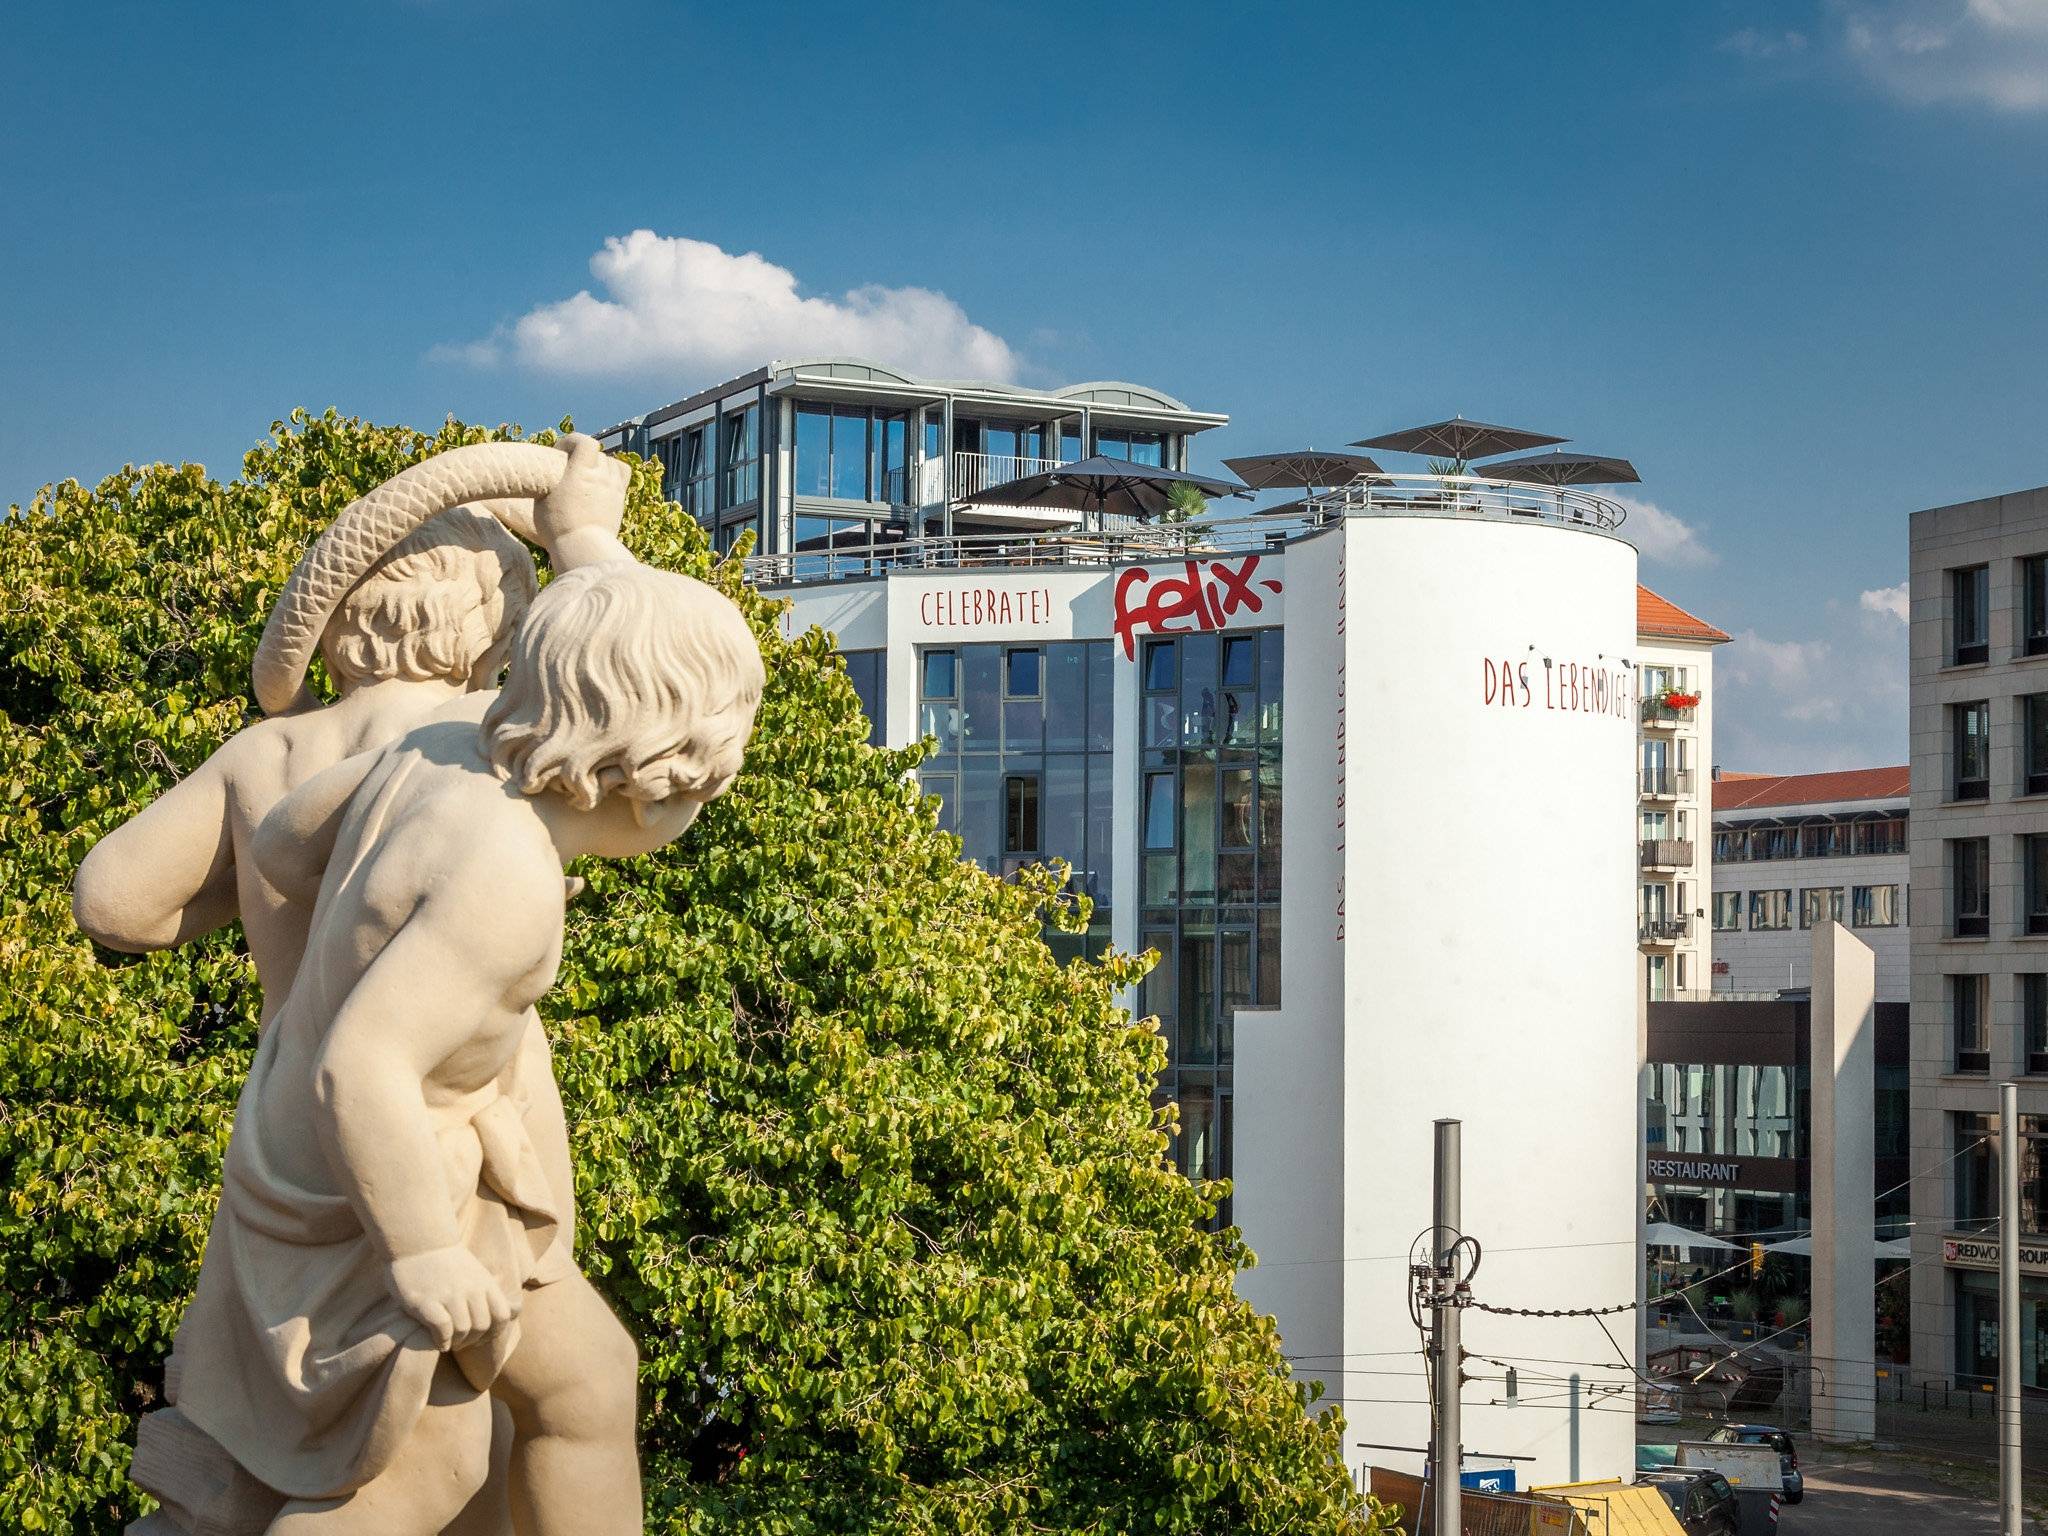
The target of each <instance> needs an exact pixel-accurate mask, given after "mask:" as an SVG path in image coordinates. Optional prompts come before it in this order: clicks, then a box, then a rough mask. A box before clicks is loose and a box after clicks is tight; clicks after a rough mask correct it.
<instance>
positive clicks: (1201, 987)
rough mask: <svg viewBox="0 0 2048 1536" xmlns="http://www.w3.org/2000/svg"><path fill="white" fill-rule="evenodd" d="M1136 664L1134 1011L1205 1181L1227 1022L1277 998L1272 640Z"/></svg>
mask: <svg viewBox="0 0 2048 1536" xmlns="http://www.w3.org/2000/svg"><path fill="white" fill-rule="evenodd" d="M1138 665H1139V667H1140V674H1139V680H1140V684H1141V687H1142V703H1141V705H1140V721H1141V732H1142V734H1141V738H1140V741H1141V748H1142V750H1141V756H1140V773H1141V779H1140V782H1139V793H1140V816H1141V821H1142V828H1143V840H1144V853H1143V858H1144V867H1143V869H1142V871H1141V874H1140V888H1141V892H1142V896H1143V900H1144V904H1145V905H1144V911H1143V913H1142V927H1141V938H1142V941H1143V943H1144V944H1145V946H1146V947H1147V948H1150V949H1156V950H1157V951H1158V952H1159V954H1160V956H1161V957H1162V958H1161V960H1160V963H1159V964H1158V965H1157V966H1156V967H1155V968H1154V969H1153V971H1152V973H1151V975H1150V976H1148V977H1147V978H1146V981H1145V987H1144V994H1143V1000H1142V1004H1141V1006H1142V1007H1143V1008H1144V1010H1145V1011H1146V1012H1148V1013H1155V1014H1157V1015H1158V1016H1159V1021H1160V1029H1161V1031H1162V1033H1163V1034H1164V1035H1165V1037H1166V1042H1167V1056H1168V1064H1167V1072H1166V1074H1165V1076H1164V1077H1163V1078H1162V1080H1161V1082H1160V1085H1159V1091H1160V1095H1161V1098H1162V1099H1172V1100H1177V1101H1178V1102H1179V1104H1180V1106H1181V1119H1182V1125H1183V1131H1182V1135H1181V1139H1180V1142H1179V1143H1178V1144H1177V1147H1176V1157H1177V1158H1178V1160H1179V1162H1180V1166H1181V1167H1182V1169H1183V1170H1184V1171H1186V1172H1187V1173H1188V1174H1189V1175H1190V1177H1200V1178H1215V1177H1220V1176H1221V1175H1222V1173H1223V1172H1224V1170H1225V1169H1226V1168H1227V1167H1228V1161H1229V1131H1228V1113H1229V1101H1230V1092H1231V1081H1232V1079H1231V1068H1232V1061H1233V1057H1234V1042H1233V1027H1234V1015H1235V1013H1236V1010H1237V1009H1239V1008H1241V1007H1245V1006H1248V1005H1259V1006H1266V1007H1271V1006H1275V1005H1277V1004H1278V1003H1279V1001H1280V852H1281V808H1280V728H1281V677H1282V672H1283V667H1284V656H1283V653H1282V649H1281V635H1280V631H1279V630H1278V629H1264V630H1257V631H1251V632H1247V633H1241V634H1226V635H1216V634H1207V635H1184V636H1178V637H1173V638H1165V639H1153V640H1147V641H1146V642H1145V643H1144V648H1143V650H1142V652H1141V653H1140V656H1139V660H1138ZM1191 1106H1192V1107H1193V1114H1194V1116H1195V1119H1194V1120H1193V1121H1192V1122H1191V1120H1190V1113H1191ZM1204 1124H1206V1125H1207V1126H1208V1127H1209V1129H1208V1130H1207V1131H1206V1132H1203V1133H1201V1134H1198V1133H1197V1132H1198V1130H1199V1128H1200V1127H1201V1126H1202V1125H1204Z"/></svg>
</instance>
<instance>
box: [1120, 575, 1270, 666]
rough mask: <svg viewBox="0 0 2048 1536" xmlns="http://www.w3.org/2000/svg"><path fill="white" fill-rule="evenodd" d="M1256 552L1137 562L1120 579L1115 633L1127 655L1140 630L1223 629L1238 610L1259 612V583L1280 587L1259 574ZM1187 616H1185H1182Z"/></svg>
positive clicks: (1184, 631) (1154, 632)
mask: <svg viewBox="0 0 2048 1536" xmlns="http://www.w3.org/2000/svg"><path fill="white" fill-rule="evenodd" d="M1260 558H1261V557H1260V556H1258V555H1246V556H1244V557H1243V558H1242V559H1240V560H1235V561H1232V560H1185V561H1182V562H1181V568H1180V569H1179V570H1178V571H1174V570H1171V569H1169V570H1166V571H1161V572H1156V573H1155V572H1154V571H1153V570H1152V569H1151V568H1150V567H1147V566H1142V565H1134V566H1132V567H1131V568H1130V569H1129V570H1127V571H1125V572H1124V573H1123V574H1122V575H1121V576H1119V577H1117V579H1116V619H1115V629H1116V637H1117V639H1118V640H1120V641H1122V642H1123V648H1124V659H1125V660H1126V661H1130V660H1132V659H1134V658H1135V657H1136V656H1137V654H1138V645H1137V639H1136V637H1137V636H1139V635H1185V634H1197V633H1200V632H1201V631H1203V630H1211V629H1221V628H1223V626H1224V625H1225V623H1227V622H1228V621H1229V620H1230V618H1231V617H1232V616H1233V615H1234V614H1236V613H1237V612H1238V611H1239V610H1243V611H1244V612H1246V613H1258V612H1261V611H1262V610H1263V609H1264V608H1265V606H1266V604H1265V599H1264V598H1263V597H1262V596H1261V595H1260V593H1259V588H1261V587H1263V588H1264V589H1265V590H1266V591H1268V592H1278V591H1279V590H1280V583H1279V582H1277V581H1275V580H1273V578H1272V577H1270V576H1265V577H1258V578H1257V579H1256V580H1254V577H1255V576H1256V573H1257V571H1258V569H1259V560H1260ZM1182 621H1185V622H1182Z"/></svg>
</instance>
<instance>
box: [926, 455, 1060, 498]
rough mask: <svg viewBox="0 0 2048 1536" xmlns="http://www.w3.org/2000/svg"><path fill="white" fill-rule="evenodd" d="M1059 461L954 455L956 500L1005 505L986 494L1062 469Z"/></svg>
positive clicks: (1006, 456)
mask: <svg viewBox="0 0 2048 1536" xmlns="http://www.w3.org/2000/svg"><path fill="white" fill-rule="evenodd" d="M1061 463H1062V461H1061V460H1059V459H1025V458H1019V457H1017V456H1015V455H1014V454H1007V453H956V454H954V455H953V499H954V500H955V501H991V502H993V503H995V504H996V505H997V506H1000V505H1002V497H1000V496H989V495H986V494H985V493H986V492H987V491H988V490H989V489H990V488H991V487H996V486H1002V485H1007V484H1008V483H1009V482H1010V481H1012V480H1022V479H1023V478H1024V477H1025V476H1026V475H1042V474H1044V473H1045V472H1046V471H1047V470H1048V469H1058V468H1059V467H1060V464H1061Z"/></svg>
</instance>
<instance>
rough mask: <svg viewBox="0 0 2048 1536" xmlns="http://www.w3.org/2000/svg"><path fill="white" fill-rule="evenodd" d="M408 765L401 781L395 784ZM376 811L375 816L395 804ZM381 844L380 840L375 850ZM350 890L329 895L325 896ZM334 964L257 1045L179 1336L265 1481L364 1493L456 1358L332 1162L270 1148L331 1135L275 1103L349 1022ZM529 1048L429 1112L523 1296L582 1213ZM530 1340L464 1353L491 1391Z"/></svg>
mask: <svg viewBox="0 0 2048 1536" xmlns="http://www.w3.org/2000/svg"><path fill="white" fill-rule="evenodd" d="M403 777H404V775H403V773H402V772H401V773H399V774H396V775H393V776H391V777H387V778H385V779H384V783H383V785H382V789H383V791H384V792H385V793H387V794H388V793H389V792H390V791H391V790H392V789H394V788H395V787H396V782H397V781H400V780H402V779H403ZM375 793H376V792H375V790H374V789H373V790H372V794H373V796H375ZM379 798H381V797H379ZM366 809H368V811H369V813H370V814H369V816H368V817H367V818H366V819H368V820H369V821H371V822H372V823H374V822H375V821H376V820H377V819H378V818H377V815H376V810H377V807H375V806H374V805H373V806H371V807H368V808H366ZM367 830H368V829H366V831H367ZM373 840H374V838H373V837H372V836H369V835H365V836H364V837H363V838H362V840H361V842H360V843H359V845H358V846H359V849H361V848H367V847H368V845H369V844H370V843H371V842H372V841H373ZM353 874H354V870H353V869H351V870H350V871H349V873H348V874H346V875H344V876H343V877H342V879H343V881H344V882H346V881H347V880H348V879H349V878H351V877H352V876H353ZM329 885H330V887H331V886H332V880H331V879H330V882H329ZM332 894H333V892H332V890H331V888H330V889H327V890H323V892H322V897H321V905H322V907H325V906H326V905H327V901H328V897H329V896H330V895H332ZM317 926H318V922H317V917H316V930H317ZM314 948H315V950H316V951H317V950H318V948H319V945H318V940H317V936H316V941H315V946H314ZM329 969H330V968H329V967H328V966H327V965H325V964H324V963H323V962H322V961H321V960H320V959H319V958H318V957H317V955H316V954H315V953H311V952H309V955H308V958H307V963H306V966H305V968H304V969H302V971H301V972H300V975H299V977H298V980H297V982H296V983H295V985H294V986H293V988H292V992H291V996H290V997H289V998H288V999H287V1001H286V1003H285V1005H284V1008H283V1009H282V1010H281V1011H280V1013H279V1015H278V1017H277V1018H276V1019H275V1020H274V1021H273V1025H272V1027H271V1028H270V1029H268V1030H266V1031H265V1033H264V1035H263V1039H262V1042H261V1043H260V1044H259V1045H258V1047H257V1051H256V1060H255V1064H254V1066H253V1067H252V1068H251V1070H250V1073H249V1079H248V1081H247V1083H246V1084H244V1086H243V1089H242V1095H241V1099H240V1102H239V1103H238V1104H237V1106H236V1111H235V1124H234V1130H233V1133H232V1134H231V1135H230V1137H229V1140H228V1152H227V1160H226V1167H225V1170H224V1178H223V1188H222V1193H221V1202H220V1207H219V1209H218V1211H217V1212H216V1213H215V1216H214V1221H213V1227H212V1230H211V1232H210V1233H209V1235H208V1237H207V1245H206V1256H205V1263H204V1264H203V1265H202V1266H201V1269H200V1274H199V1285H198V1289H197V1291H196V1293H195V1294H194V1296H193V1299H192V1304H191V1306H190V1307H189V1308H188V1309H187V1310H186V1313H185V1316H184V1319H183V1321H182V1322H181V1323H180V1325H179V1328H178V1339H177V1345H176V1352H177V1357H178V1363H179V1383H178V1394H177V1406H178V1408H179V1410H180V1411H182V1412H183V1413H184V1414H185V1416H186V1417H187V1418H189V1419H190V1420H191V1421H192V1422H193V1423H194V1424H196V1425H198V1426H199V1427H200V1428H201V1429H203V1430H204V1431H206V1433H207V1434H209V1435H211V1436H212V1437H213V1438H214V1439H215V1440H216V1441H218V1442H219V1443H220V1444H221V1445H223V1446H228V1447H232V1448H233V1453H234V1456H235V1459H236V1460H237V1461H238V1462H240V1463H241V1465H242V1466H243V1467H244V1468H245V1469H247V1471H249V1472H250V1473H251V1474H252V1475H253V1476H255V1477H256V1478H258V1479H260V1480H261V1481H262V1482H264V1483H267V1484H268V1485H270V1486H271V1487H272V1488H275V1489H277V1490H278V1491H279V1492H281V1493H285V1494H288V1495H291V1496H292V1497H295V1498H303V1499H319V1498H335V1497H339V1496H341V1495H343V1494H346V1493H349V1492H351V1491H353V1490H354V1489H356V1488H359V1487H361V1486H362V1485H363V1484H364V1483H366V1482H368V1481H369V1480H370V1479H371V1478H373V1477H375V1476H376V1475H377V1474H378V1473H379V1472H381V1471H382V1470H383V1469H384V1468H385V1467H386V1466H387V1465H389V1464H390V1462H391V1459H392V1458H393V1456H394V1455H396V1453H397V1451H398V1449H399V1448H400V1446H402V1445H403V1444H404V1442H405V1439H406V1437H407V1436H408V1435H409V1434H410V1433H411V1431H412V1428H413V1426H414V1425H415V1424H416V1423H417V1422H418V1419H419V1416H420V1411H421V1410H422V1409H423V1408H424V1407H425V1406H426V1401H427V1393H428V1390H429V1388H430V1386H431V1385H432V1381H433V1376H434V1370H435V1367H436V1366H437V1364H438V1363H439V1359H440V1351H439V1350H437V1349H436V1348H435V1346H434V1344H433V1342H432V1340H431V1338H430V1337H429V1335H428V1334H427V1331H426V1329H425V1328H424V1327H422V1326H421V1325H420V1324H419V1323H417V1322H416V1321H414V1319H413V1318H412V1316H411V1315H410V1314H409V1313H407V1312H406V1311H405V1310H404V1308H402V1307H401V1306H400V1305H399V1303H398V1301H397V1299H396V1298H395V1297H394V1296H393V1295H392V1293H391V1291H390V1289H389V1287H388V1285H387V1283H386V1274H387V1270H388V1262H387V1259H386V1257H385V1255H384V1253H383V1252H382V1251H381V1250H380V1249H379V1248H378V1246H377V1245H376V1244H375V1243H374V1242H373V1240H372V1239H371V1237H370V1235H369V1233H368V1232H367V1231H366V1230H365V1228H364V1226H363V1223H362V1219H361V1217H360V1216H359V1215H358V1213H357V1210H356V1208H355V1206H354V1204H353V1203H352V1202H351V1200H350V1198H349V1196H348V1194H347V1193H346V1189H347V1186H346V1184H345V1182H344V1181H343V1180H342V1179H341V1178H340V1177H339V1176H338V1175H337V1174H335V1173H334V1171H333V1170H332V1169H331V1167H330V1166H329V1161H328V1159H326V1158H324V1157H321V1158H314V1159H306V1158H305V1157H303V1155H301V1156H300V1157H299V1158H297V1159H296V1161H297V1162H298V1164H299V1165H300V1166H301V1167H303V1166H305V1165H306V1164H307V1163H308V1162H311V1163H314V1164H316V1165H318V1166H319V1167H320V1168H321V1169H322V1170H323V1175H324V1176H323V1177H321V1178H320V1179H318V1180H317V1182H315V1183H314V1185H313V1187H307V1185H305V1184H301V1183H295V1182H293V1181H292V1179H291V1178H289V1177H288V1176H287V1175H286V1174H285V1172H284V1171H283V1169H284V1167H285V1166H287V1165H288V1164H287V1161H286V1160H285V1159H283V1158H281V1157H280V1156H279V1153H280V1152H281V1151H282V1150H283V1149H282V1148H279V1147H275V1146H271V1145H267V1144H266V1140H265V1138H266V1135H269V1136H272V1137H278V1136H285V1135H289V1136H292V1137H294V1138H300V1139H303V1138H311V1137H314V1136H316V1135H317V1134H318V1133H317V1131H316V1130H315V1128H314V1127H313V1126H311V1125H305V1124H294V1125H290V1126H289V1128H288V1129H278V1128H276V1127H273V1128H272V1129H271V1130H269V1131H266V1129H265V1127H266V1124H267V1123H268V1122H269V1121H271V1120H273V1119H274V1118H275V1117H266V1116H265V1115H264V1114H263V1113H262V1112H261V1106H262V1105H263V1103H264V1101H265V1099H266V1097H267V1096H268V1095H271V1094H273V1093H281V1092H282V1090H281V1089H280V1087H279V1086H278V1081H279V1079H280V1078H281V1077H282V1075H283V1074H284V1073H285V1072H286V1071H288V1070H289V1068H288V1067H287V1066H286V1065H285V1063H287V1062H289V1061H293V1060H299V1061H303V1060H304V1059H306V1058H305V1055H304V1053H303V1052H292V1051H287V1050H286V1049H285V1048H284V1045H283V1042H285V1041H286V1040H287V1039H288V1038H289V1037H291V1036H292V1035H293V1034H294V1032H299V1033H301V1034H302V1035H303V1032H304V1031H306V1030H308V1029H311V1030H313V1031H315V1032H316V1034H318V1033H323V1032H324V1030H325V1029H326V1028H327V1027H328V1026H329V1025H331V1023H332V1021H333V1019H334V1018H335V1016H336V1013H337V1011H338V1009H339V1006H340V1004H341V1002H342V1001H343V999H344V997H345V995H346V991H347V982H346V980H345V979H341V978H336V977H333V976H331V975H330V974H329ZM527 1060H528V1058H527V1057H526V1056H525V1054H524V1053H520V1054H519V1055H516V1056H515V1057H514V1059H513V1060H512V1062H511V1063H510V1064H509V1065H508V1066H507V1067H506V1068H505V1069H504V1070H503V1071H502V1072H501V1073H500V1074H499V1075H498V1076H497V1077H496V1078H495V1079H493V1080H491V1081H490V1082H488V1083H486V1084H485V1085H484V1086H483V1087H482V1088H480V1089H478V1090H476V1091H475V1092H473V1093H470V1094H467V1095H465V1096H463V1097H462V1098H460V1099H458V1100H456V1101H455V1102H452V1103H441V1104H433V1105H430V1106H428V1109H427V1113H428V1115H429V1116H430V1117H431V1119H432V1120H433V1123H434V1126H435V1130H436V1133H437V1140H438V1144H439V1150H440V1154H441V1159H440V1160H441V1168H440V1173H441V1176H442V1178H443V1179H444V1180H445V1181H446V1187H447V1191H448V1198H449V1202H450V1206H451V1209H452V1210H453V1211H454V1213H455V1217H456V1223H457V1226H458V1229H459V1232H460V1241H461V1243H462V1245H463V1246H464V1247H466V1248H467V1249H468V1250H469V1251H470V1252H471V1253H472V1254H474V1255H475V1256H476V1258H477V1259H478V1260H479V1261H480V1262H481V1263H482V1264H483V1265H484V1266H485V1267H486V1268H487V1269H488V1270H489V1271H490V1272H491V1274H492V1276H493V1278H495V1279H496V1280H497V1281H498V1283H499V1285H500V1286H501V1287H503V1289H504V1292H505V1294H506V1295H507V1296H513V1295H516V1294H517V1293H518V1292H519V1290H520V1289H521V1288H522V1287H532V1286H539V1285H545V1284H548V1283H550V1282H552V1281H555V1280H559V1279H562V1278H564V1277H565V1276H567V1275H568V1274H570V1273H572V1272H573V1269H574V1261H573V1259H572V1257H571V1253H570V1243H569V1233H568V1226H567V1224H566V1222H565V1221H564V1219H563V1218H564V1216H565V1214H566V1213H565V1212H562V1211H561V1210H559V1209H558V1202H557V1199H556V1195H555V1193H554V1191H553V1190H552V1189H551V1188H550V1184H549V1181H548V1178H547V1176H546V1172H545V1165H544V1164H543V1163H542V1162H541V1160H540V1158H539V1155H538V1154H537V1152H536V1151H535V1148H534V1144H533V1141H532V1138H531V1137H530V1135H529V1134H528V1131H527V1128H526V1115H527V1112H528V1107H529V1095H530V1092H531V1090H532V1086H533V1085H531V1084H529V1083H526V1082H524V1081H522V1076H521V1073H522V1065H523V1064H524V1063H526V1062H527ZM541 1069H542V1070H545V1063H544V1062H543V1063H542V1064H541ZM281 1102H289V1098H286V1099H284V1100H281ZM423 1176H425V1177H431V1176H432V1174H431V1173H430V1172H428V1171H426V1170H423ZM517 1343H518V1324H517V1322H514V1323H513V1324H511V1325H510V1326H509V1327H507V1328H505V1329H502V1330H501V1331H500V1332H499V1333H498V1334H497V1335H496V1336H495V1337H494V1338H492V1339H490V1340H487V1341H485V1342H483V1343H480V1344H477V1345H473V1346H471V1347H470V1348H468V1349H465V1350H461V1351H458V1352H457V1353H456V1354H455V1360H456V1364H457V1365H458V1366H459V1367H460V1368H461V1370H462V1373H463V1375H464V1376H465V1377H466V1378H467V1379H468V1381H469V1382H470V1384H471V1385H472V1386H474V1387H476V1388H477V1389H478V1390H479V1391H481V1390H484V1389H486V1388H488V1387H489V1386H490V1384H491V1382H492V1381H493V1380H495V1379H496V1376H497V1373H498V1371H499V1370H500V1369H501V1368H502V1367H503V1365H504V1363H505V1360H506V1359H507V1358H508V1357H509V1355H510V1354H511V1352H512V1350H513V1349H514V1348H515V1347H516V1346H517Z"/></svg>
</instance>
